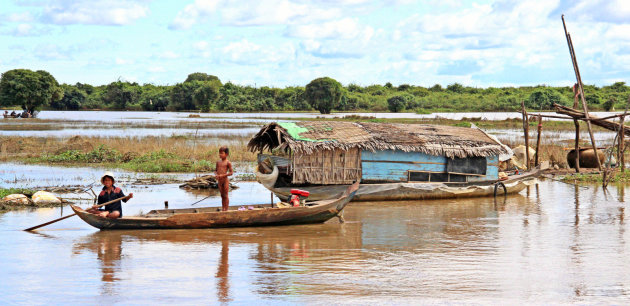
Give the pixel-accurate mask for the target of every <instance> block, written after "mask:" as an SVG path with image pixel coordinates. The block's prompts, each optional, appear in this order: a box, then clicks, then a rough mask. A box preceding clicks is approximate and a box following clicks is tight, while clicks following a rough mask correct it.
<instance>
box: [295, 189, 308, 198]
mask: <svg viewBox="0 0 630 306" xmlns="http://www.w3.org/2000/svg"><path fill="white" fill-rule="evenodd" d="M291 194H295V195H299V196H301V197H305V198H308V196H309V195H311V193H310V192H308V191H306V190H301V189H291Z"/></svg>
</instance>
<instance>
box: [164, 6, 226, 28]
mask: <svg viewBox="0 0 630 306" xmlns="http://www.w3.org/2000/svg"><path fill="white" fill-rule="evenodd" d="M220 2H221V0H195V2H194V3H193V4H189V5H186V6H185V7H184V9H183V10H182V11H180V12H179V13H177V16H175V19H174V20H173V22H172V23H171V24H170V26H169V28H171V29H174V30H185V29H188V28H190V27H191V26H192V25H193V24H195V23H197V22H198V19H199V18H201V17H205V16H209V15H210V14H212V13H213V12H214V11H215V10H216V8H217V6H218V5H219V4H220Z"/></svg>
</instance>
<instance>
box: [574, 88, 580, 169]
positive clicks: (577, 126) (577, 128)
mask: <svg viewBox="0 0 630 306" xmlns="http://www.w3.org/2000/svg"><path fill="white" fill-rule="evenodd" d="M576 85H577V84H576ZM577 106H578V95H577V86H575V85H574V86H573V108H577ZM573 125H575V149H574V150H575V161H574V163H575V173H580V122H579V121H578V120H577V119H573Z"/></svg>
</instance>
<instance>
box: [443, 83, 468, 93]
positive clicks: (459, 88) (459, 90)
mask: <svg viewBox="0 0 630 306" xmlns="http://www.w3.org/2000/svg"><path fill="white" fill-rule="evenodd" d="M446 90H447V91H450V92H454V93H463V92H464V86H462V84H459V83H453V84H451V85H448V86H446Z"/></svg>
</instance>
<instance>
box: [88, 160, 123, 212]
mask: <svg viewBox="0 0 630 306" xmlns="http://www.w3.org/2000/svg"><path fill="white" fill-rule="evenodd" d="M115 182H116V180H115V179H114V174H112V173H111V172H109V171H107V172H105V174H103V176H102V177H101V183H102V184H103V190H102V191H101V193H100V194H99V195H98V202H97V204H103V203H107V202H109V201H111V200H115V199H118V198H122V197H124V196H125V194H124V193H123V192H122V189H120V187H116V186H114V183H115ZM131 198H133V193H130V194H129V198H128V199H124V200H122V201H123V202H125V203H127V201H129V199H131ZM88 212H90V213H93V214H97V215H100V216H101V217H105V218H110V219H116V218H120V217H122V203H121V202H120V201H116V202H114V203H111V204H107V205H105V207H101V208H99V209H96V208H91V209H89V210H88Z"/></svg>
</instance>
